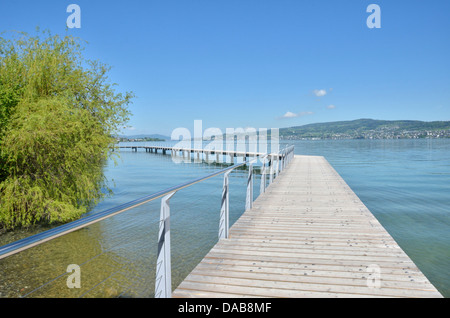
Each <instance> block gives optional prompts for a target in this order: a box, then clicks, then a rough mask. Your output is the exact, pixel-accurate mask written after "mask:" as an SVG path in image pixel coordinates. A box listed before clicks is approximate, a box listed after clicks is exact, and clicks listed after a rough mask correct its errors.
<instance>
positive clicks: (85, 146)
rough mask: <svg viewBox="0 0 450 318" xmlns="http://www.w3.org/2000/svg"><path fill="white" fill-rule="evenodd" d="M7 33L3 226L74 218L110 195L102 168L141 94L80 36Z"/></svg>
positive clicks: (0, 184)
mask: <svg viewBox="0 0 450 318" xmlns="http://www.w3.org/2000/svg"><path fill="white" fill-rule="evenodd" d="M44 36H45V37H44V38H43V39H42V38H40V37H39V36H35V37H31V36H28V35H26V34H19V36H18V38H15V39H12V40H11V39H10V40H7V39H4V38H0V147H1V148H0V227H4V228H7V229H11V228H14V227H17V226H29V225H31V224H34V223H36V222H48V223H52V222H67V221H70V220H73V219H76V218H78V217H79V216H80V215H82V214H83V213H85V212H86V211H87V210H88V209H89V207H90V206H91V205H92V204H95V203H96V202H98V201H99V200H100V199H101V198H102V197H103V195H104V191H103V189H105V188H106V183H105V180H104V176H103V171H102V167H103V164H104V162H105V160H106V159H107V157H108V155H109V151H108V150H109V148H110V147H113V144H114V138H112V137H111V136H112V135H113V134H115V133H117V131H118V129H119V128H120V127H121V126H122V125H123V124H124V123H125V122H126V121H127V120H128V116H129V112H128V110H127V105H128V104H129V103H130V102H131V99H132V97H133V95H132V94H131V93H126V94H125V95H122V94H120V93H116V92H115V90H114V88H113V87H114V85H112V84H109V83H108V77H107V72H108V70H109V68H108V67H106V66H105V65H103V64H101V63H99V62H96V61H88V60H85V59H83V57H82V54H81V51H82V48H81V46H80V43H79V41H77V40H76V39H74V38H72V37H68V36H66V37H63V38H61V37H59V36H52V35H50V34H48V33H46V34H44Z"/></svg>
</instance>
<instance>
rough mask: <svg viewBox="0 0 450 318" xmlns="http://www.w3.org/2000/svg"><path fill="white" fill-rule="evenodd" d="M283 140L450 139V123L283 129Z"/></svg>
mask: <svg viewBox="0 0 450 318" xmlns="http://www.w3.org/2000/svg"><path fill="white" fill-rule="evenodd" d="M279 134H280V138H282V139H400V138H450V121H431V122H425V121H419V120H376V119H366V118H363V119H356V120H350V121H336V122H327V123H315V124H307V125H303V126H295V127H288V128H280V130H279Z"/></svg>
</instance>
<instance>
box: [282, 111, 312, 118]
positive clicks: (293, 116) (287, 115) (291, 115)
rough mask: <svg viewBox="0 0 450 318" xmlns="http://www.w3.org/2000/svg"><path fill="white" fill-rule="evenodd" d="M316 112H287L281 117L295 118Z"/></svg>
mask: <svg viewBox="0 0 450 318" xmlns="http://www.w3.org/2000/svg"><path fill="white" fill-rule="evenodd" d="M312 114H314V113H313V112H300V113H293V112H286V114H284V115H283V116H281V117H279V118H281V119H285V118H295V117H302V116H307V115H312Z"/></svg>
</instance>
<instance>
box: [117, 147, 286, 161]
mask: <svg viewBox="0 0 450 318" xmlns="http://www.w3.org/2000/svg"><path fill="white" fill-rule="evenodd" d="M118 148H124V149H126V148H128V149H131V150H132V151H137V150H138V149H144V150H145V151H146V152H154V153H158V151H159V152H160V153H162V154H167V153H168V152H170V153H171V154H172V155H180V156H188V155H191V154H193V155H194V157H195V156H197V158H199V157H200V155H205V156H206V158H208V156H209V155H216V156H217V155H223V156H230V157H232V158H234V157H243V158H248V157H262V156H264V155H266V153H265V152H252V151H248V152H247V151H238V150H224V149H207V148H201V149H195V148H180V147H170V146H145V145H142V146H130V145H127V146H118ZM270 155H271V156H272V157H276V156H277V155H278V157H281V156H282V155H283V154H281V153H271V154H270Z"/></svg>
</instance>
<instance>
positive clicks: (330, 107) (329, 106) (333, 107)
mask: <svg viewBox="0 0 450 318" xmlns="http://www.w3.org/2000/svg"><path fill="white" fill-rule="evenodd" d="M327 108H328V109H335V108H336V106H334V105H328V106H327Z"/></svg>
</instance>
